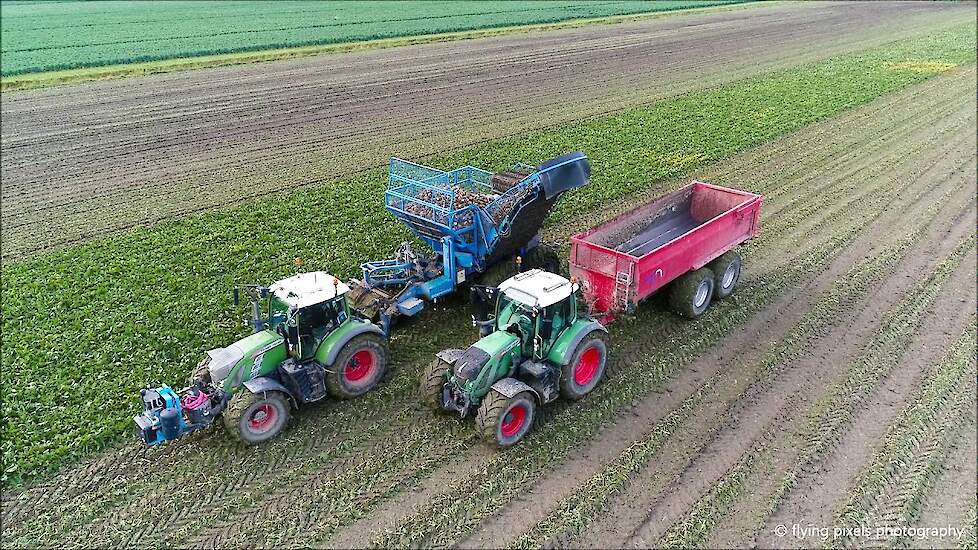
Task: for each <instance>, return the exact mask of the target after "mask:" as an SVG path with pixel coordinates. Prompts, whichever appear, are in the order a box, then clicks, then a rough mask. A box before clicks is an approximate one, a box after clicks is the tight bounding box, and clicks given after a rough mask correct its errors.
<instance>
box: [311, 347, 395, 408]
mask: <svg viewBox="0 0 978 550" xmlns="http://www.w3.org/2000/svg"><path fill="white" fill-rule="evenodd" d="M386 373H387V346H386V345H385V344H384V340H383V339H382V338H381V337H380V336H378V335H376V334H370V333H368V334H361V335H360V336H357V337H356V338H353V339H352V340H350V341H349V342H347V343H346V344H345V345H344V346H343V349H341V350H340V353H339V355H337V356H336V361H334V362H333V365H332V366H331V367H330V368H328V369H327V371H326V388H327V389H328V390H329V393H330V394H332V395H333V396H334V397H338V398H340V399H349V398H351V397H358V396H360V395H363V394H365V393H367V392H368V391H370V390H372V389H373V388H374V386H376V385H377V383H379V382H380V381H381V379H382V378H383V377H384V374H386Z"/></svg>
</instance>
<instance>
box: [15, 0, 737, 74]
mask: <svg viewBox="0 0 978 550" xmlns="http://www.w3.org/2000/svg"><path fill="white" fill-rule="evenodd" d="M752 2H753V0H716V1H714V0H705V1H699V0H694V1H686V0H683V1H678V2H659V3H657V4H656V3H648V2H617V3H607V2H606V3H604V5H600V6H593V7H591V8H590V10H588V9H587V8H586V6H585V5H583V4H582V3H580V2H573V3H566V2H565V4H576V6H571V5H568V6H567V7H570V8H572V9H564V10H562V11H558V10H555V9H554V8H555V7H559V6H548V8H550V11H543V12H541V11H540V10H537V13H535V14H534V15H535V16H534V17H526V16H525V15H526V14H525V13H524V14H522V15H524V16H523V17H520V18H519V21H518V22H516V21H513V22H511V23H508V24H507V22H506V21H508V20H507V19H505V18H503V19H499V20H497V21H496V22H494V23H493V22H491V21H490V22H489V24H486V22H485V21H483V22H482V23H481V24H479V23H475V22H473V23H472V24H470V26H471V25H476V26H477V27H478V28H469V30H453V31H445V30H444V29H448V28H450V27H447V26H446V23H447V22H448V20H446V19H445V18H444V17H442V18H439V21H438V23H440V24H439V25H435V26H434V27H431V26H426V27H424V28H423V29H422V30H424V31H425V32H421V33H418V32H415V33H409V32H402V33H401V34H402V35H401V36H396V35H397V34H398V33H396V32H395V33H393V34H394V35H395V36H392V37H391V36H388V37H386V38H377V37H376V36H375V35H374V36H372V35H369V34H364V35H361V36H360V37H359V38H357V37H356V35H352V34H350V33H347V34H338V35H335V36H333V37H329V38H323V39H318V40H317V39H313V40H305V41H293V42H289V43H281V42H270V43H264V44H254V45H248V46H242V47H239V48H218V49H215V48H213V47H204V48H201V49H197V50H194V51H183V52H179V51H171V52H168V53H156V54H155V55H154V54H151V53H150V54H146V53H144V54H142V55H136V56H134V55H133V51H132V50H131V49H127V50H120V51H119V54H120V55H123V56H126V57H125V60H123V59H112V58H109V57H103V58H102V59H92V60H89V61H83V60H81V59H79V58H77V56H75V57H69V59H72V61H68V62H61V63H60V64H59V63H54V64H51V63H48V64H47V65H43V66H39V67H34V68H33V69H31V68H26V69H25V68H20V69H17V68H15V69H13V70H12V71H9V72H8V71H6V70H4V72H3V76H0V91H15V90H29V89H34V88H42V87H48V86H57V85H62V84H74V83H79V82H85V81H92V80H101V79H107V78H123V77H129V76H144V75H149V74H160V73H168V72H174V71H183V70H191V69H201V68H207V67H220V66H227V65H241V64H248V63H258V62H264V61H278V60H284V59H295V58H300V57H308V56H313V55H321V54H328V53H343V52H351V51H362V50H374V49H385V48H394V47H400V46H410V45H419V44H429V43H435V42H454V41H458V40H471V39H476V38H489V37H494V36H502V35H509V34H517V33H528V32H541V31H550V30H558V29H572V28H580V27H583V26H586V25H596V24H618V23H627V22H633V21H641V20H645V19H652V18H658V17H662V16H665V15H674V14H676V13H691V12H692V13H695V12H701V11H723V10H730V9H740V8H744V7H749V6H748V5H747V4H748V3H752ZM197 4H201V3H200V2H198V3H197ZM217 4H218V5H219V6H220V5H221V4H222V3H217ZM277 4H283V3H282V2H279V3H277ZM325 4H326V3H321V4H320V5H321V6H325ZM346 4H347V6H346V7H347V8H350V7H351V6H350V5H351V4H353V2H346ZM370 4H374V5H376V4H377V3H376V2H370ZM485 4H491V5H496V3H485ZM485 4H484V5H483V6H479V8H482V9H486V10H488V7H487V6H485ZM267 6H268V4H266V5H265V6H264V7H267ZM236 7H238V8H244V7H246V6H241V5H239V6H236ZM256 7H258V8H262V7H263V6H261V5H258V6H256ZM179 9H186V8H179ZM179 9H172V10H169V11H170V13H171V14H176V15H180V14H179V13H177V12H178V11H179ZM194 9H197V8H196V7H195V8H194ZM221 9H222V10H223V6H222V8H221ZM281 9H282V8H279V10H281ZM402 9H403V8H402ZM473 9H476V11H478V8H473V7H468V8H467V10H466V11H472V10H473ZM545 9H546V8H545ZM609 13H614V14H616V15H607V14H609ZM242 15H248V14H242ZM486 15H487V16H489V17H491V14H486ZM500 15H502V16H503V17H505V16H507V15H511V14H507V13H502V14H500ZM416 18H417V16H415V19H416ZM253 19H254V20H256V21H257V22H258V24H260V25H261V26H262V27H266V28H267V27H269V26H271V25H270V24H269V23H268V22H267V21H262V20H261V18H260V17H258V16H257V15H256V16H254V17H253ZM483 19H486V18H485V17H484V18H483ZM72 23H75V22H74V21H73V22H72ZM99 23H101V22H99ZM139 24H140V22H131V24H130V26H129V27H128V28H125V29H124V30H125V31H129V32H131V31H132V30H133V28H134V27H133V26H134V25H139ZM144 24H145V23H144ZM97 26H98V25H97V24H96V25H92V27H93V28H94V27H97ZM346 27H347V29H350V28H351V25H347V26H346ZM456 28H459V29H462V28H465V26H464V25H461V26H457V27H456ZM432 31H434V32H432ZM48 36H52V35H50V34H49V35H48ZM32 45H36V43H32ZM62 49H63V50H66V51H64V52H61V53H64V54H70V49H68V48H62ZM88 49H89V50H91V49H93V48H88ZM94 49H96V50H97V49H98V47H95V48H94ZM44 53H47V52H46V51H45V52H44ZM34 58H35V59H38V56H36V55H35V56H34ZM42 63H43V61H42ZM13 64H14V65H15V66H16V65H18V62H17V60H14V62H13Z"/></svg>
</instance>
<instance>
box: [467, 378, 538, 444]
mask: <svg viewBox="0 0 978 550" xmlns="http://www.w3.org/2000/svg"><path fill="white" fill-rule="evenodd" d="M535 414H536V402H535V401H534V399H533V396H532V395H530V393H529V392H522V393H518V394H516V395H514V396H513V397H506V396H505V395H503V394H501V393H499V392H498V391H496V390H489V393H488V394H486V396H485V398H484V399H483V400H482V404H480V405H479V412H478V414H477V415H476V417H475V426H476V431H477V432H478V433H479V435H480V436H481V437H482V438H483V439H485V440H486V441H489V442H493V443H495V444H496V445H499V446H500V447H511V446H513V445H515V444H517V443H519V442H520V440H521V439H523V437H525V436H526V434H527V433H529V432H530V429H531V428H532V427H533V418H534V416H535Z"/></svg>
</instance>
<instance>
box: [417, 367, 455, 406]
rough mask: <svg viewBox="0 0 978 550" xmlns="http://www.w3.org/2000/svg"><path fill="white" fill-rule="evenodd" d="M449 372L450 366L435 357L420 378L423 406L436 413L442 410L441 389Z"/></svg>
mask: <svg viewBox="0 0 978 550" xmlns="http://www.w3.org/2000/svg"><path fill="white" fill-rule="evenodd" d="M451 370H452V364H451V363H449V362H448V361H445V360H444V359H442V358H441V357H435V360H434V361H432V362H431V364H430V365H428V367H427V368H425V370H424V376H423V377H422V378H421V401H422V402H424V404H425V406H427V407H429V408H432V409H434V410H436V411H441V410H444V409H443V408H442V406H441V394H442V388H443V387H444V386H445V380H446V379H447V378H448V373H449V372H451Z"/></svg>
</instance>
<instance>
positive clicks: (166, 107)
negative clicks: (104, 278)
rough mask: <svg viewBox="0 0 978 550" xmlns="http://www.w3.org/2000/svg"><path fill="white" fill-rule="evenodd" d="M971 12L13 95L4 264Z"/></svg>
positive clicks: (809, 14) (7, 118)
mask: <svg viewBox="0 0 978 550" xmlns="http://www.w3.org/2000/svg"><path fill="white" fill-rule="evenodd" d="M966 9H971V8H969V7H961V6H955V5H950V4H917V3H906V2H900V3H896V4H891V5H884V4H882V3H855V4H845V3H830V4H814V3H813V4H803V5H790V4H779V5H770V6H759V7H755V8H751V9H748V10H740V11H731V12H719V13H697V14H687V15H677V16H674V17H668V18H662V19H655V20H649V21H641V22H633V23H624V24H619V25H609V26H594V27H584V28H579V29H565V30H558V31H552V32H547V33H537V34H528V35H512V36H503V37H497V38H489V39H482V40H473V41H465V42H456V43H445V44H427V45H424V46H408V47H403V48H393V49H390V50H380V51H369V52H357V53H350V54H343V55H330V56H320V57H311V58H305V59H297V60H287V61H279V62H269V63H263V64H258V65H241V66H234V67H221V68H215V69H205V70H200V71H191V72H184V73H173V74H166V75H156V76H150V77H145V78H135V79H123V80H118V81H105V82H94V83H89V84H83V85H78V86H72V87H65V88H54V89H42V90H33V91H27V92H18V93H13V94H4V101H3V105H2V117H3V124H2V133H0V134H2V135H0V153H2V155H3V157H4V162H3V165H2V179H3V196H2V202H3V204H4V206H5V208H4V209H3V212H2V225H3V237H2V239H3V240H2V244H3V257H4V258H5V259H9V258H16V257H19V256H23V255H27V254H30V253H33V252H36V251H39V250H43V249H45V248H50V247H57V246H62V245H64V244H66V243H71V242H76V241H79V240H85V239H88V238H92V237H94V236H97V235H101V234H104V233H106V232H114V231H119V230H122V229H126V228H129V227H132V226H134V225H141V224H146V223H152V222H155V221H157V220H161V219H166V218H169V217H173V216H178V215H181V214H185V213H188V212H195V211H200V210H205V209H209V208H213V207H216V206H219V205H224V204H230V203H234V202H239V201H242V200H244V199H246V198H249V197H254V196H259V195H262V194H265V193H270V192H274V191H278V190H282V189H287V188H293V187H296V186H302V185H309V184H313V183H320V182H323V181H328V180H329V179H331V178H334V177H337V176H340V175H344V174H349V173H352V172H355V171H358V170H361V169H363V168H364V167H368V166H379V165H381V164H382V163H383V162H384V161H385V160H386V158H387V157H388V156H389V155H390V154H391V153H392V152H394V153H396V154H398V155H400V156H407V157H412V158H416V157H419V156H421V155H424V154H427V153H433V152H437V151H440V150H444V149H446V148H454V147H457V146H458V145H460V144H469V143H474V142H477V141H481V140H485V139H490V138H494V137H500V136H503V135H510V134H512V133H514V132H517V131H525V130H527V129H531V128H538V127H541V126H546V125H551V124H556V123H560V122H565V121H568V120H572V119H577V118H581V117H585V116H589V115H593V114H596V113H602V112H608V111H613V110H616V109H621V108H624V107H627V106H631V105H636V104H643V103H647V102H650V101H653V100H655V99H657V98H661V97H665V96H668V95H672V94H676V93H681V92H684V91H689V90H694V89H701V88H704V87H707V86H712V85H716V84H718V83H722V82H728V81H731V80H735V79H739V78H743V77H745V76H748V75H751V74H757V73H759V72H763V71H769V70H771V69H775V68H779V67H786V66H791V65H796V64H798V63H801V62H805V61H812V60H816V59H821V58H824V57H827V56H830V55H834V54H838V53H842V52H846V51H852V50H855V49H859V48H865V47H869V46H872V45H875V44H879V43H882V42H885V41H889V40H894V39H896V38H899V37H901V36H905V35H907V34H911V33H914V32H919V31H922V30H925V29H928V28H933V27H934V26H936V25H938V24H940V23H941V22H943V21H946V20H947V18H949V17H952V16H959V15H960V14H961V13H963V12H962V10H966ZM555 52H556V53H555ZM544 74H545V75H546V78H540V76H541V75H544ZM581 74H588V78H587V79H585V80H581V79H580V75H581ZM611 89H613V91H614V93H609V91H610V90H611ZM486 90H489V91H488V92H487V91H486ZM487 105H492V109H488V108H487ZM121 206H125V208H121Z"/></svg>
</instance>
